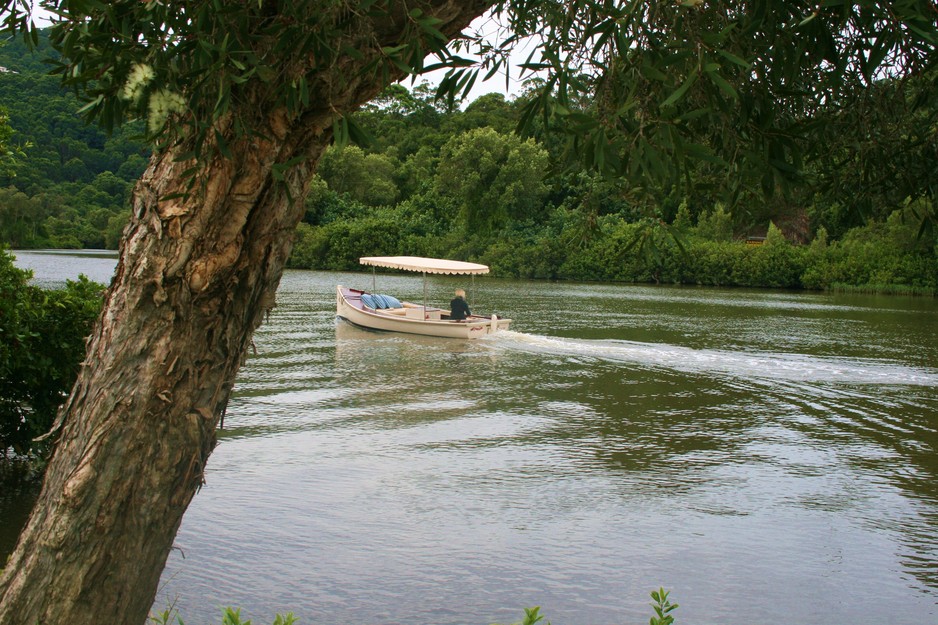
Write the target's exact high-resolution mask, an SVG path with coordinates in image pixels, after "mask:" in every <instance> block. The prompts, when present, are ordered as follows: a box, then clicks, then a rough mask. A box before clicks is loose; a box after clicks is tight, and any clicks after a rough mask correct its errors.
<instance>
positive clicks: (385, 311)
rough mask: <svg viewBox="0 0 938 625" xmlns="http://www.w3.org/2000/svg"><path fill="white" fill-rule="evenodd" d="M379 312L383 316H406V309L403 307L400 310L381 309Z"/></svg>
mask: <svg viewBox="0 0 938 625" xmlns="http://www.w3.org/2000/svg"><path fill="white" fill-rule="evenodd" d="M379 312H381V313H383V314H385V315H400V316H401V317H403V316H404V315H406V314H407V309H406V308H404V307H403V306H402V307H401V308H382V309H381V310H380V311H379Z"/></svg>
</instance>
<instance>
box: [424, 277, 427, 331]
mask: <svg viewBox="0 0 938 625" xmlns="http://www.w3.org/2000/svg"><path fill="white" fill-rule="evenodd" d="M423 318H424V319H426V318H427V272H426V271H424V272H423Z"/></svg>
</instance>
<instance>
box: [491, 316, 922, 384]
mask: <svg viewBox="0 0 938 625" xmlns="http://www.w3.org/2000/svg"><path fill="white" fill-rule="evenodd" d="M486 344H487V345H489V346H491V347H492V349H497V350H518V351H523V352H529V353H542V354H549V355H553V356H570V357H577V358H595V359H598V360H604V361H608V362H621V363H628V364H632V365H637V366H641V367H649V368H659V369H670V370H674V371H682V372H687V373H702V374H717V375H729V376H734V377H739V378H748V379H768V380H784V381H792V382H799V381H806V382H841V383H851V384H888V385H910V386H938V372H935V371H930V370H926V369H917V368H914V367H909V366H907V365H904V364H901V363H893V362H889V361H880V360H864V359H856V358H838V357H827V356H813V355H808V354H788V353H776V352H755V351H751V352H744V351H730V350H714V349H692V348H689V347H683V346H679V345H668V344H662V343H640V342H635V341H619V340H589V339H571V338H560V337H550V336H541V335H536V334H525V333H523V332H514V331H511V330H508V331H504V332H499V333H498V334H497V335H494V336H492V337H490V338H488V339H486Z"/></svg>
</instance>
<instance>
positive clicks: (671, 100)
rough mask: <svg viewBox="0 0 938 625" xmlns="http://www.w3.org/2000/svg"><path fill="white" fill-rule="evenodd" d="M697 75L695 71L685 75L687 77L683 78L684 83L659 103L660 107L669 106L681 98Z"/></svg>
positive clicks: (695, 80)
mask: <svg viewBox="0 0 938 625" xmlns="http://www.w3.org/2000/svg"><path fill="white" fill-rule="evenodd" d="M697 76H698V74H697V73H696V72H691V73H690V74H689V75H688V76H687V78H686V79H684V83H683V84H682V85H681V86H680V87H678V88H677V89H676V90H675V91H674V93H672V94H671V95H670V96H668V98H667V99H666V100H665V101H664V102H662V103H661V105H660V107H661V108H665V107H668V106H671V105H672V104H675V103H677V102H678V100H680V99H681V98H683V97H684V94H686V93H687V90H688V89H690V88H691V86H693V84H694V83H695V82H697Z"/></svg>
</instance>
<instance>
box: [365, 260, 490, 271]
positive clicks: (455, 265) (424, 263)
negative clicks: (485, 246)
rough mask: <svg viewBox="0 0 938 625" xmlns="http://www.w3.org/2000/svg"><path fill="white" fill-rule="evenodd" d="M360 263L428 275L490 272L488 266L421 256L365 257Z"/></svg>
mask: <svg viewBox="0 0 938 625" xmlns="http://www.w3.org/2000/svg"><path fill="white" fill-rule="evenodd" d="M358 262H360V263H361V264H363V265H373V266H375V267H390V268H391V269H403V270H405V271H423V272H426V273H446V274H477V273H478V274H482V273H488V272H489V268H488V267H487V266H486V265H479V264H477V263H464V262H462V261H459V260H444V259H442V258H422V257H420V256H363V257H362V258H359V259H358Z"/></svg>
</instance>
